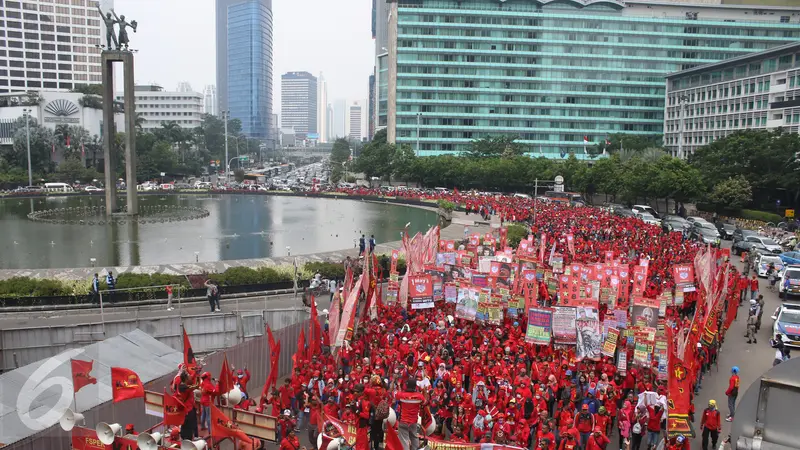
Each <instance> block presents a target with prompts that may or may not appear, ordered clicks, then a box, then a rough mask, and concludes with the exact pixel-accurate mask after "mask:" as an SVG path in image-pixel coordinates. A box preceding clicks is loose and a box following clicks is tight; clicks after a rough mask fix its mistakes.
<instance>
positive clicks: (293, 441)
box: [280, 428, 300, 450]
mask: <svg viewBox="0 0 800 450" xmlns="http://www.w3.org/2000/svg"><path fill="white" fill-rule="evenodd" d="M280 450H300V439H297V436H295V434H294V428H289V430H288V433H286V437H285V438H283V440H281V446H280Z"/></svg>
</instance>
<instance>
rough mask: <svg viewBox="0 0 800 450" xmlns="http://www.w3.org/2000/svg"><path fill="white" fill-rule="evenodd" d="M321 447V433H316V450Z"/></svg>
mask: <svg viewBox="0 0 800 450" xmlns="http://www.w3.org/2000/svg"><path fill="white" fill-rule="evenodd" d="M321 447H322V433H320V434H318V435H317V450H320V449H321Z"/></svg>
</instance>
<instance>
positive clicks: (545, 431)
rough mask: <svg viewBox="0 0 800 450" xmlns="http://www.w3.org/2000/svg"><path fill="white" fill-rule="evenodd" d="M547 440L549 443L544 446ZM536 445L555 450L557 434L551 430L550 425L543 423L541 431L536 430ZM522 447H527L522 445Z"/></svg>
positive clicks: (547, 449)
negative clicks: (543, 443)
mask: <svg viewBox="0 0 800 450" xmlns="http://www.w3.org/2000/svg"><path fill="white" fill-rule="evenodd" d="M545 441H546V442H547V445H546V446H544V447H542V442H545ZM536 446H537V447H539V448H541V449H544V450H555V448H556V436H555V435H554V434H553V432H552V431H550V425H548V424H546V423H543V424H542V426H541V427H540V429H539V431H537V432H536ZM521 447H526V448H527V446H526V445H522V446H521Z"/></svg>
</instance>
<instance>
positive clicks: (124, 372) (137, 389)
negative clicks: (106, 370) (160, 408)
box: [111, 367, 144, 403]
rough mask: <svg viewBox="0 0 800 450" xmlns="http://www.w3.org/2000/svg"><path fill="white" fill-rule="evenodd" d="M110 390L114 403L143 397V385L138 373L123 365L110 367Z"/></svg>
mask: <svg viewBox="0 0 800 450" xmlns="http://www.w3.org/2000/svg"><path fill="white" fill-rule="evenodd" d="M111 391H112V394H113V398H114V403H117V402H121V401H123V400H130V399H132V398H138V397H144V385H142V380H140V379H139V375H136V372H134V371H132V370H130V369H125V368H123V367H112V368H111Z"/></svg>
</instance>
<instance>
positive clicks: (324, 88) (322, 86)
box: [317, 72, 328, 143]
mask: <svg viewBox="0 0 800 450" xmlns="http://www.w3.org/2000/svg"><path fill="white" fill-rule="evenodd" d="M317 134H319V142H320V143H324V142H328V82H327V81H326V80H325V78H324V77H323V76H322V72H320V73H319V78H317Z"/></svg>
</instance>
